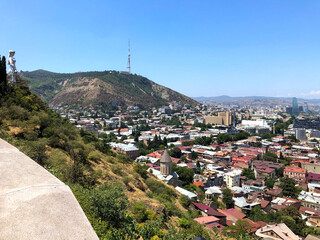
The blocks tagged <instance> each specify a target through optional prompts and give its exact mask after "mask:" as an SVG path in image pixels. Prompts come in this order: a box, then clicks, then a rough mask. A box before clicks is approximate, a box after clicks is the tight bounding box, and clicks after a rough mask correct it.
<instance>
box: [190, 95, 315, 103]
mask: <svg viewBox="0 0 320 240" xmlns="http://www.w3.org/2000/svg"><path fill="white" fill-rule="evenodd" d="M193 99H194V100H196V101H199V102H203V101H226V100H246V99H250V100H255V99H270V100H282V101H292V97H267V96H245V97H230V96H227V95H221V96H215V97H203V96H201V97H193ZM297 99H298V101H299V102H308V103H320V99H304V98H297Z"/></svg>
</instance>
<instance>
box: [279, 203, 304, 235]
mask: <svg viewBox="0 0 320 240" xmlns="http://www.w3.org/2000/svg"><path fill="white" fill-rule="evenodd" d="M280 216H281V221H283V222H284V223H285V224H286V225H287V226H288V227H289V228H290V229H291V230H292V231H293V232H294V233H295V234H297V235H301V236H303V230H304V229H305V228H306V227H307V226H306V223H305V221H304V220H303V219H302V217H301V214H300V212H299V211H298V209H297V208H295V207H292V206H290V207H286V208H283V209H281V210H280Z"/></svg>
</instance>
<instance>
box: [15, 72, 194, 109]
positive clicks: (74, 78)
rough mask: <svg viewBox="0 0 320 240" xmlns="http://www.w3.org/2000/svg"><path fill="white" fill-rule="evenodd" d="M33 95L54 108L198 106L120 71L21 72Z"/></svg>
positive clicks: (185, 98) (153, 84)
mask: <svg viewBox="0 0 320 240" xmlns="http://www.w3.org/2000/svg"><path fill="white" fill-rule="evenodd" d="M21 76H22V77H23V78H24V79H25V80H28V81H29V86H30V89H31V91H32V92H34V93H36V94H37V95H39V96H41V97H42V98H43V99H44V100H45V101H46V102H48V103H51V104H53V105H62V104H76V105H81V106H88V105H92V104H102V105H110V104H125V105H138V104H139V105H142V106H144V107H151V106H161V105H163V104H166V103H168V102H171V101H176V102H180V103H181V104H190V105H196V104H197V102H196V101H195V100H193V99H191V98H189V97H187V96H184V95H182V94H180V93H178V92H176V91H173V90H171V89H169V88H166V87H164V86H161V85H158V84H156V83H154V82H153V81H151V80H149V79H147V78H145V77H142V76H139V75H135V74H127V73H121V72H117V71H103V72H78V73H53V72H48V71H44V70H37V71H32V72H21Z"/></svg>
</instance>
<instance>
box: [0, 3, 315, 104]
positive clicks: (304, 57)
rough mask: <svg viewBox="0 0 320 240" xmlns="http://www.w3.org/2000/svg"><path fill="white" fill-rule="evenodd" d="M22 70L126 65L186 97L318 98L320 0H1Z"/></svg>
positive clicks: (4, 44)
mask: <svg viewBox="0 0 320 240" xmlns="http://www.w3.org/2000/svg"><path fill="white" fill-rule="evenodd" d="M0 16H1V21H0V54H5V55H7V52H8V50H10V49H14V50H16V59H17V69H18V70H24V71H31V70H36V69H46V70H49V71H54V72H77V71H94V70H99V71H100V70H126V64H127V41H128V39H130V41H131V54H132V58H131V63H132V64H131V66H132V72H133V73H137V74H140V75H143V76H146V77H148V78H149V79H151V80H153V81H155V82H157V83H159V84H162V85H164V86H167V87H170V88H172V89H174V90H176V91H179V92H181V93H184V94H186V95H188V96H192V97H194V96H218V95H229V96H249V95H256V96H258V95H259V96H285V97H286V96H289V97H292V96H297V97H305V98H320V1H319V0H308V1H304V0H300V1H296V0H287V1H285V0H250V1H249V0H247V1H246V0H233V1H232V0H230V1H229V0H220V1H218V0H208V1H206V0H201V1H195V0H194V1H189V0H176V1H174V0H158V1H151V0H130V1H129V0H128V1H121V0H114V1H107V0H91V1H82V0H67V1H66V0H45V1H44V0H28V1H18V0H0Z"/></svg>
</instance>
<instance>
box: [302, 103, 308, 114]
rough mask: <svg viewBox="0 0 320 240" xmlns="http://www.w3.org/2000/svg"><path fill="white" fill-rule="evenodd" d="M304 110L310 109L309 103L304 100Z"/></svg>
mask: <svg viewBox="0 0 320 240" xmlns="http://www.w3.org/2000/svg"><path fill="white" fill-rule="evenodd" d="M303 111H304V112H308V111H309V107H308V103H307V102H304V105H303Z"/></svg>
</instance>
